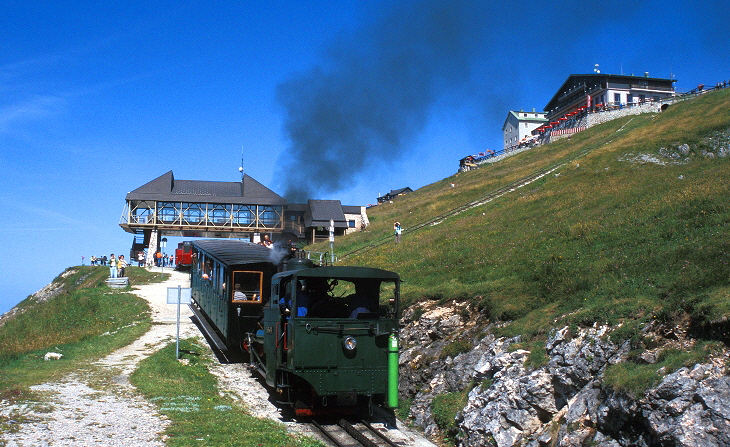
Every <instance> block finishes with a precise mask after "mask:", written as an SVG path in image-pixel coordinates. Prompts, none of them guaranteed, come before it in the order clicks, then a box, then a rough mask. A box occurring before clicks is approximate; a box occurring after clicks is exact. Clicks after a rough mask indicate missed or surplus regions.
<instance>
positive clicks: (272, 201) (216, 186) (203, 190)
mask: <svg viewBox="0 0 730 447" xmlns="http://www.w3.org/2000/svg"><path fill="white" fill-rule="evenodd" d="M126 200H127V201H136V200H139V201H142V200H154V201H158V202H205V203H223V204H234V205H250V204H257V205H284V204H286V199H285V198H283V197H281V196H280V195H278V194H276V193H275V192H273V191H272V190H270V189H269V188H267V187H265V186H264V185H262V184H261V183H259V182H258V181H256V180H255V179H254V178H253V177H251V176H249V175H248V174H244V176H243V180H242V181H240V182H212V181H205V180H176V179H175V176H174V175H173V174H172V171H168V172H167V173H165V174H162V175H161V176H159V177H157V178H156V179H154V180H152V181H150V182H148V183H146V184H144V185H142V186H140V187H139V188H137V189H135V190H133V191H131V192H129V193H127V197H126Z"/></svg>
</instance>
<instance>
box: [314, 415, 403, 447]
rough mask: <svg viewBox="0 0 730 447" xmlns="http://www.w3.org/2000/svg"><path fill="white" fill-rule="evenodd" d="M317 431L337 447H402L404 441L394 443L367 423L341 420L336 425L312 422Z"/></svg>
mask: <svg viewBox="0 0 730 447" xmlns="http://www.w3.org/2000/svg"><path fill="white" fill-rule="evenodd" d="M312 425H314V426H315V427H316V428H317V430H318V431H319V432H320V433H321V434H322V435H323V436H324V437H325V438H326V439H327V440H328V441H329V442H330V443H331V445H334V446H336V447H402V446H405V445H407V444H406V443H404V442H403V441H394V440H392V439H390V438H389V437H388V436H386V435H385V433H383V432H382V431H381V430H379V429H377V428H375V427H373V426H372V425H371V424H370V423H369V422H367V421H361V422H358V423H356V424H352V423H350V422H349V421H347V420H345V419H340V420H339V421H338V422H337V423H336V424H334V423H333V424H324V425H322V424H320V423H318V422H317V421H312Z"/></svg>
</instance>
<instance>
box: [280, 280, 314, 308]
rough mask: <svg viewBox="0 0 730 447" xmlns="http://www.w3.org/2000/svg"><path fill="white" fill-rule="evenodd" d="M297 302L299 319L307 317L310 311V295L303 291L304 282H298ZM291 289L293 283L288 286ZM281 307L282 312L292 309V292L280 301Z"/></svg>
mask: <svg viewBox="0 0 730 447" xmlns="http://www.w3.org/2000/svg"><path fill="white" fill-rule="evenodd" d="M295 284H296V288H297V290H296V294H295V297H296V302H297V317H306V316H307V312H308V310H309V294H308V293H307V292H305V291H304V290H302V282H301V281H297V282H296V283H295ZM290 287H291V283H289V284H287V288H290ZM279 307H281V309H282V310H284V309H289V310H291V307H292V295H291V292H287V294H286V295H284V296H283V297H281V299H280V300H279Z"/></svg>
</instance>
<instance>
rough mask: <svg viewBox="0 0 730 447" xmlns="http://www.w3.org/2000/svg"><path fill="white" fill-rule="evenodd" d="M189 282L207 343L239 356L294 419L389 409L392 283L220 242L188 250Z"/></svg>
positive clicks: (365, 272)
mask: <svg viewBox="0 0 730 447" xmlns="http://www.w3.org/2000/svg"><path fill="white" fill-rule="evenodd" d="M190 275H191V281H190V282H191V287H192V303H191V305H190V307H191V309H192V310H193V313H194V314H195V316H196V318H197V320H198V322H199V326H200V327H201V328H202V330H203V331H204V332H205V333H206V335H207V336H208V338H209V339H210V340H211V342H212V343H213V344H214V345H215V347H216V348H218V349H220V350H222V351H229V352H231V351H233V352H240V353H242V354H243V357H244V358H243V360H244V361H247V362H248V363H249V365H250V366H251V368H252V369H253V370H254V371H256V372H258V373H259V374H260V375H261V376H262V377H263V378H264V379H265V381H266V383H267V384H268V385H269V386H270V387H272V388H274V389H275V391H276V393H277V395H278V401H279V402H280V403H282V404H285V405H288V406H290V407H291V408H293V409H294V410H295V414H296V415H297V416H312V415H316V414H321V413H323V412H327V411H328V410H331V409H336V410H337V411H338V412H341V411H342V410H343V409H357V408H363V407H368V408H369V409H370V410H372V406H373V405H379V406H382V407H385V408H388V409H393V408H396V407H397V405H398V338H397V333H398V320H399V316H400V309H399V296H400V278H399V276H398V274H396V273H394V272H391V271H387V270H381V269H375V268H368V267H339V266H337V267H335V266H323V267H315V266H314V265H313V263H312V262H311V261H310V260H307V259H302V258H297V257H294V258H288V257H285V258H284V260H283V261H279V259H278V258H277V251H276V250H272V249H269V248H266V247H263V246H260V245H257V244H252V243H248V242H243V241H237V240H222V239H219V240H200V241H195V242H193V243H192V265H191V272H190Z"/></svg>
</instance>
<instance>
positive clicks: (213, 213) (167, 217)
mask: <svg viewBox="0 0 730 447" xmlns="http://www.w3.org/2000/svg"><path fill="white" fill-rule="evenodd" d="M125 200H126V203H125V206H124V210H123V212H122V216H121V218H120V222H119V225H120V226H121V227H122V228H123V229H124V230H125V231H126V232H128V233H132V234H134V235H135V237H134V242H133V244H132V252H135V253H136V252H139V251H143V250H144V249H147V250H148V256H149V253H150V252H152V253H154V252H156V251H157V249H158V247H159V243H160V239H161V237H162V236H181V237H191V238H193V237H205V238H236V239H244V240H248V241H251V242H258V241H259V239H260V238H261V237H263V235H264V234H268V235H269V236H270V237H271V239H272V240H274V241H277V240H284V241H289V240H291V241H296V242H306V243H312V242H314V241H318V240H321V239H322V238H328V237H329V224H330V221H332V222H333V223H334V225H333V226H334V228H335V235H343V234H346V233H349V232H353V231H358V230H360V229H361V228H364V227H366V226H367V225H368V224H369V221H368V218H367V212H366V209H365V207H364V206H343V205H342V204H341V203H340V201H339V200H309V201H307V203H304V204H290V203H288V202H287V200H286V199H285V198H283V197H281V196H280V195H278V194H276V193H275V192H273V191H272V190H270V189H269V188H267V187H266V186H264V185H262V184H261V183H259V182H258V181H256V180H255V179H254V178H252V177H251V176H249V175H247V174H245V175H243V177H242V179H241V181H240V182H217V181H203V180H180V179H176V178H175V176H174V175H173V173H172V171H169V172H167V173H165V174H163V175H161V176H160V177H158V178H156V179H154V180H152V181H150V182H148V183H146V184H144V185H142V186H140V187H139V188H137V189H135V190H133V191H131V192H129V193H127V196H126V198H125Z"/></svg>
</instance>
